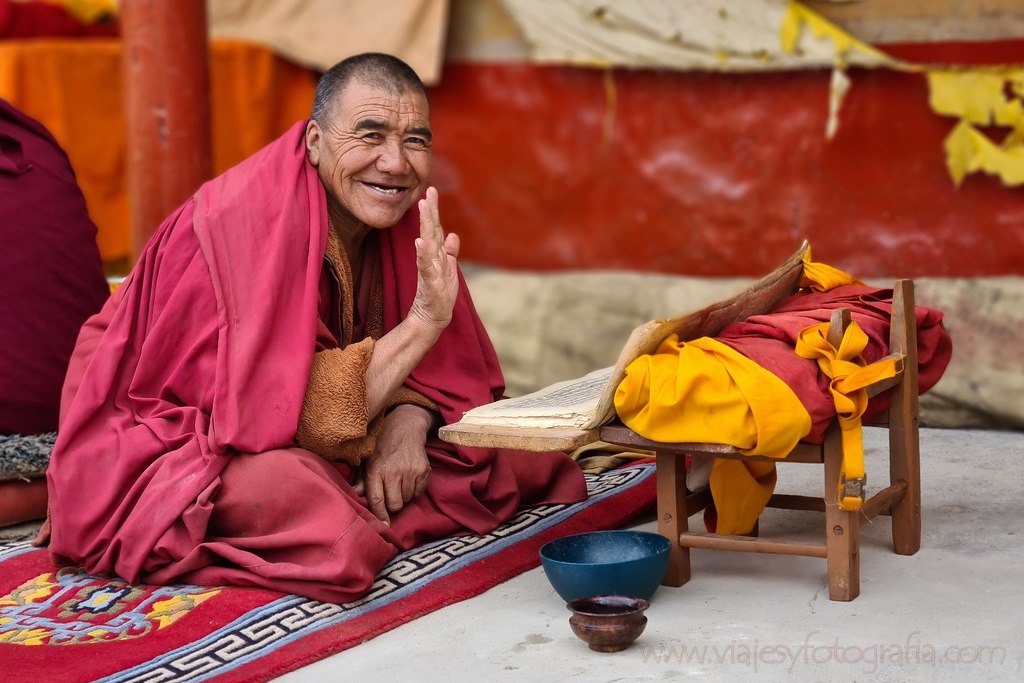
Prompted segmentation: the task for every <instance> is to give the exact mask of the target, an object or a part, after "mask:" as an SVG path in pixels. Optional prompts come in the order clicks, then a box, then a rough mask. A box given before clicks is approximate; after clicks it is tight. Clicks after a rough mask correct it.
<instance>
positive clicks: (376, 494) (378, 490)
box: [366, 476, 391, 524]
mask: <svg viewBox="0 0 1024 683" xmlns="http://www.w3.org/2000/svg"><path fill="white" fill-rule="evenodd" d="M384 496H385V494H384V481H383V480H382V479H381V478H380V477H378V476H371V477H368V478H367V483H366V504H367V506H368V507H369V508H370V512H372V513H373V516H374V517H376V518H377V519H379V520H381V521H382V522H384V523H385V524H391V517H390V516H389V515H388V508H387V503H386V502H385V497H384Z"/></svg>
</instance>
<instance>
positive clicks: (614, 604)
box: [566, 595, 650, 652]
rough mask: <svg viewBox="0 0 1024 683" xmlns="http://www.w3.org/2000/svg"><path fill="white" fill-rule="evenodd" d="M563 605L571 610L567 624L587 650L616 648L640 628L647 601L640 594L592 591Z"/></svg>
mask: <svg viewBox="0 0 1024 683" xmlns="http://www.w3.org/2000/svg"><path fill="white" fill-rule="evenodd" d="M566 607H567V608H568V609H569V611H570V612H572V616H571V617H569V627H570V628H572V632H573V633H575V634H576V637H577V638H579V639H580V640H582V641H583V642H585V643H586V644H587V645H589V646H590V649H591V650H593V651H595V652H619V651H620V650H625V649H626V648H627V647H629V645H630V643H632V642H633V641H634V640H636V639H637V638H639V637H640V634H641V633H643V632H644V628H646V626H647V617H646V616H644V610H646V609H647V608H648V607H650V604H649V603H648V602H647V601H646V600H644V599H643V598H634V597H629V596H626V595H596V596H593V597H589V598H578V599H576V600H573V601H571V602H569V603H568V604H567V605H566Z"/></svg>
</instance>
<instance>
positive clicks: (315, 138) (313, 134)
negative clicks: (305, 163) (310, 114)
mask: <svg viewBox="0 0 1024 683" xmlns="http://www.w3.org/2000/svg"><path fill="white" fill-rule="evenodd" d="M321 135H322V132H321V131H320V124H318V123H317V122H316V121H314V120H313V119H310V120H309V122H308V123H307V124H306V158H307V159H309V163H310V164H312V165H313V167H314V168H315V167H317V166H319V164H320V138H321Z"/></svg>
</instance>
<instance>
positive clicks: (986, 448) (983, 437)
mask: <svg viewBox="0 0 1024 683" xmlns="http://www.w3.org/2000/svg"><path fill="white" fill-rule="evenodd" d="M884 439H885V433H884V432H882V431H880V430H876V429H868V430H866V434H865V446H866V448H865V450H866V454H867V462H868V477H869V482H877V485H878V486H883V485H884V481H885V479H886V477H887V471H888V468H887V465H886V464H885V463H886V461H885V459H884V448H883V446H884V443H885V441H884ZM921 453H922V488H923V505H922V513H923V522H924V535H923V544H922V548H921V550H920V552H918V553H917V554H916V555H913V556H910V557H904V556H899V555H895V554H894V553H893V552H892V550H891V546H890V539H891V537H890V524H889V520H888V518H879V519H877V520H876V521H875V523H874V524H872V525H870V526H867V527H865V528H864V530H863V532H862V548H861V595H860V597H859V598H857V599H856V600H854V601H852V602H848V603H842V602H831V601H830V600H829V599H828V591H827V588H826V585H825V563H824V560H820V559H813V558H801V557H786V556H772V555H758V554H748V553H729V552H713V551H700V550H694V551H693V552H692V562H693V579H692V580H691V581H690V582H689V583H687V584H686V585H684V586H682V587H680V588H668V587H664V586H663V587H661V588H659V589H658V591H657V592H656V593H655V594H654V596H653V598H652V600H651V608H650V609H649V610H648V611H647V616H648V624H647V629H646V631H645V632H644V633H643V635H642V636H640V638H639V639H638V640H637V641H636V642H635V643H634V644H633V645H632V646H631V647H630V648H629V649H627V650H624V651H622V652H618V653H613V654H602V653H597V652H592V651H590V650H589V649H588V648H587V646H586V645H585V644H584V643H583V642H582V641H580V640H577V639H576V637H575V636H574V635H573V634H572V632H571V631H570V630H569V623H568V619H569V612H568V611H566V609H565V607H564V604H563V602H562V601H561V599H560V598H559V597H558V596H557V594H556V593H555V592H554V590H553V589H552V588H551V586H550V584H548V582H547V580H546V579H545V577H544V573H543V570H542V569H540V568H538V569H535V570H532V571H529V572H527V573H525V574H522V575H520V576H518V577H516V578H514V579H512V580H511V581H507V582H505V583H502V584H500V585H498V586H496V587H495V588H493V589H491V590H489V591H487V592H486V593H484V594H482V595H480V596H478V597H476V598H473V599H471V600H467V601H464V602H461V603H458V604H455V605H452V606H450V607H447V608H444V609H441V610H438V611H436V612H433V613H431V614H429V615H426V616H424V617H421V618H419V619H417V620H415V621H413V622H410V623H408V624H405V625H403V626H400V627H398V628H396V629H394V630H392V631H389V632H388V633H385V634H383V635H381V636H378V637H377V638H374V639H373V640H370V641H368V642H366V643H363V644H362V645H359V646H357V647H354V648H352V649H349V650H346V651H345V652H341V653H339V654H337V655H334V656H332V657H328V658H326V659H324V660H321V661H319V662H316V663H314V664H312V665H310V666H307V667H304V668H302V669H300V670H298V671H295V672H292V673H290V674H287V675H285V676H282V677H280V678H279V679H277V680H278V681H279V682H280V683H306V682H314V681H315V682H317V683H321V682H324V681H409V682H420V681H428V682H429V681H439V682H441V681H443V682H445V683H452V682H458V681H516V682H520V681H588V682H589V681H606V682H611V681H666V680H684V679H692V680H708V681H733V680H743V681H746V680H755V681H792V680H800V681H949V682H956V683H960V682H962V681H1021V680H1024V630H1022V627H1024V616H1022V611H1024V542H1022V541H1024V528H1022V524H1021V522H1022V520H1024V435H1022V434H1020V433H1014V432H993V431H965V430H935V429H925V430H922V432H921ZM820 476H821V474H820V469H819V468H815V467H810V466H806V465H794V464H789V465H786V464H783V465H781V466H780V471H779V487H778V491H779V492H785V493H808V494H810V493H817V492H819V491H820V489H821V481H820ZM873 488H874V487H873ZM876 490H877V489H876ZM820 519H821V518H820V516H819V515H817V514H816V513H809V512H794V511H781V510H768V511H766V512H765V514H764V516H763V517H762V521H761V535H762V536H765V537H768V536H773V537H777V536H780V535H783V534H784V535H785V536H786V537H787V538H803V539H811V538H814V537H815V536H816V535H817V534H818V533H819V529H820V525H821V522H820ZM697 520H698V518H694V519H693V520H691V526H692V525H694V524H696V523H697ZM638 527H639V528H643V529H654V523H653V520H651V519H648V520H643V521H642V523H641V524H638Z"/></svg>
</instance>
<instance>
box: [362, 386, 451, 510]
mask: <svg viewBox="0 0 1024 683" xmlns="http://www.w3.org/2000/svg"><path fill="white" fill-rule="evenodd" d="M433 425H434V414H433V413H431V412H430V411H429V410H427V409H425V408H421V407H419V406H415V405H400V406H397V407H396V408H395V409H394V410H392V411H391V412H390V413H388V414H387V415H386V416H385V417H384V423H383V425H382V426H381V431H380V433H379V434H378V435H377V445H376V447H375V448H374V451H373V455H371V456H370V457H369V459H368V460H367V461H366V462H365V463H363V468H364V471H363V479H362V481H361V482H360V483H359V484H358V485H357V486H356V492H357V493H360V494H362V493H365V495H366V502H367V504H368V505H369V507H370V512H372V513H373V514H374V515H375V516H377V517H379V518H380V519H382V520H383V521H385V522H388V523H390V522H391V517H390V514H394V513H396V512H398V511H399V510H401V509H402V508H403V507H405V504H406V503H408V502H409V501H410V500H412V499H413V498H415V497H416V496H418V495H420V494H421V493H423V491H424V490H426V488H427V481H428V480H429V478H430V463H429V461H428V460H427V450H426V443H427V434H428V433H429V432H430V430H431V428H432V427H433ZM389 513H390V514H389Z"/></svg>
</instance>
